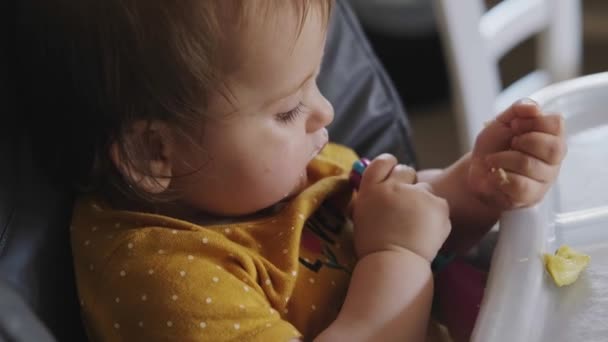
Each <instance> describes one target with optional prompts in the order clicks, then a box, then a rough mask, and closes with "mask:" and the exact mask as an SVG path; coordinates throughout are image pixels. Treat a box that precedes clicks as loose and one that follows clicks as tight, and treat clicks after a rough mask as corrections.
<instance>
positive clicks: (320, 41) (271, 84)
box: [227, 12, 326, 105]
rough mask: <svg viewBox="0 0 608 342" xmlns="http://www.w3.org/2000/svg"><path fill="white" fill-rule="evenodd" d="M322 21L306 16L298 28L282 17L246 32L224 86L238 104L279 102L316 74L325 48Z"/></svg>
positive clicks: (316, 15)
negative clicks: (228, 89) (275, 100)
mask: <svg viewBox="0 0 608 342" xmlns="http://www.w3.org/2000/svg"><path fill="white" fill-rule="evenodd" d="M322 20H323V18H322V17H321V16H320V15H319V14H315V13H314V12H309V14H308V16H307V17H306V18H305V20H304V22H303V23H302V24H301V27H298V24H297V23H296V22H294V17H291V18H289V17H288V16H284V17H277V18H276V19H274V20H273V21H270V22H267V23H264V24H258V25H257V26H256V27H251V29H250V30H247V32H246V35H245V37H243V39H242V41H241V46H240V47H235V50H234V51H235V52H236V53H238V54H239V55H238V56H233V58H234V60H233V63H234V64H233V67H232V68H231V70H230V71H229V72H228V73H227V86H228V88H230V89H231V92H232V93H233V94H234V95H235V97H237V99H238V102H239V103H242V104H243V105H244V104H245V103H252V102H257V103H259V102H267V101H269V100H273V99H278V98H280V97H282V96H285V95H288V93H289V92H290V91H294V90H295V89H294V88H296V87H297V86H299V85H300V84H301V83H302V82H303V81H304V80H305V79H306V78H308V77H309V76H310V75H311V74H313V73H315V72H316V70H317V69H318V67H319V65H320V62H321V56H322V55H323V49H324V45H325V34H326V30H325V25H324V24H323V21H322Z"/></svg>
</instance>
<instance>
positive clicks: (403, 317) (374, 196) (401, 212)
mask: <svg viewBox="0 0 608 342" xmlns="http://www.w3.org/2000/svg"><path fill="white" fill-rule="evenodd" d="M415 175H416V174H415V172H414V170H413V169H411V168H408V167H406V166H404V165H397V160H396V159H395V158H394V157H393V156H390V155H381V156H379V157H378V158H376V159H375V160H374V161H372V162H371V164H370V165H369V166H368V167H367V169H366V170H365V173H363V176H362V178H361V186H360V188H359V192H358V196H357V197H356V198H355V199H354V202H353V222H354V224H355V230H354V243H355V251H356V253H357V256H358V257H359V261H358V262H357V265H356V266H355V269H354V272H353V276H352V278H351V283H350V286H349V289H348V293H347V296H346V299H345V302H344V305H343V307H342V310H341V311H340V313H339V315H338V318H337V319H336V321H335V322H333V323H332V324H331V325H330V326H329V327H328V328H327V329H326V330H325V331H324V332H323V333H321V335H320V336H318V337H317V340H318V341H343V340H344V341H351V340H357V341H419V340H423V339H424V336H425V332H426V328H427V322H428V318H429V312H430V308H431V298H432V293H433V278H432V272H431V269H430V261H431V260H433V258H434V257H435V255H436V254H437V250H438V249H439V247H440V246H441V245H442V244H443V242H444V241H445V238H446V237H447V235H448V234H449V231H450V223H449V219H448V208H447V203H446V202H445V201H444V200H442V199H440V198H439V197H437V196H434V195H433V194H431V193H430V192H429V191H428V190H427V188H426V187H425V186H423V185H422V184H421V185H413V184H412V183H413V182H414V180H415Z"/></svg>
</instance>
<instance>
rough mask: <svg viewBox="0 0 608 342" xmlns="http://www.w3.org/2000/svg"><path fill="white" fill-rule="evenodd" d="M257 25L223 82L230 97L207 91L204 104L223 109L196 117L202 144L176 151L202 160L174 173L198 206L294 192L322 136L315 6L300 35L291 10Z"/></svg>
mask: <svg viewBox="0 0 608 342" xmlns="http://www.w3.org/2000/svg"><path fill="white" fill-rule="evenodd" d="M261 26H263V27H262V28H260V29H258V30H254V31H256V33H255V35H254V34H253V33H252V34H251V37H250V38H251V39H248V40H247V41H248V42H247V45H248V47H247V48H246V49H245V51H246V52H245V53H246V55H245V58H243V59H242V61H243V63H242V64H241V65H240V66H239V68H238V70H236V71H235V72H234V73H233V74H231V76H230V77H229V79H228V82H227V83H226V85H227V86H228V88H229V89H230V93H229V94H230V96H231V98H230V101H227V100H226V98H225V97H224V96H220V95H218V96H215V97H214V98H212V101H211V106H210V107H211V112H214V113H222V115H220V117H221V119H218V120H206V121H205V123H204V124H203V128H202V146H203V150H202V151H201V150H196V149H194V150H192V149H188V150H189V151H190V152H183V153H184V154H187V155H182V156H181V158H182V159H183V160H185V161H193V162H192V163H191V165H203V167H202V169H201V170H200V172H196V173H194V174H192V175H190V176H186V177H181V178H180V177H178V178H176V179H175V181H176V182H179V186H180V188H182V192H183V191H184V190H185V197H184V201H185V202H186V204H188V205H190V206H192V207H194V208H196V209H200V210H203V211H205V212H209V213H214V214H221V215H244V214H250V213H254V212H256V211H258V210H261V209H264V208H266V207H269V206H271V205H273V204H275V203H277V202H278V201H280V200H281V199H283V198H285V197H287V196H289V195H291V194H294V193H296V192H298V191H299V190H301V189H302V187H303V186H304V185H305V184H306V182H307V175H306V166H307V164H308V163H309V162H310V161H311V159H312V158H313V157H314V156H315V155H317V154H318V153H319V151H320V150H321V149H322V148H323V146H324V145H325V144H326V143H327V139H328V136H327V130H326V128H325V127H326V126H327V125H328V124H329V123H330V122H331V121H332V120H333V116H334V113H333V108H332V106H331V104H330V103H329V102H328V101H327V99H325V98H324V97H323V95H322V94H321V93H320V92H319V89H318V88H317V84H316V77H317V74H318V72H319V68H320V64H321V58H322V55H323V49H324V44H325V25H324V23H323V19H322V16H321V14H319V13H317V12H316V11H315V10H311V11H310V12H309V14H308V18H307V19H306V21H305V22H304V23H303V26H302V30H301V33H300V34H299V36H298V35H297V29H296V26H297V18H293V17H288V16H286V17H281V18H277V19H276V22H275V23H273V24H267V25H261ZM183 167H184V169H183V171H184V172H188V170H189V169H188V168H187V167H186V166H185V165H184V166H183ZM178 172H179V171H178Z"/></svg>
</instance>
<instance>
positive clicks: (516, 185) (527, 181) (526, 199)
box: [493, 172, 548, 208]
mask: <svg viewBox="0 0 608 342" xmlns="http://www.w3.org/2000/svg"><path fill="white" fill-rule="evenodd" d="M494 174H495V176H494V177H493V180H494V182H495V185H496V186H498V187H499V188H500V190H501V192H502V193H503V194H504V195H506V197H508V198H509V201H510V202H511V206H512V208H520V207H524V206H526V207H527V206H531V205H534V204H536V203H538V202H539V201H540V200H541V199H542V197H543V196H544V194H545V192H546V190H547V189H548V184H547V183H540V182H538V181H535V180H534V179H531V178H528V177H525V176H522V175H520V174H517V173H513V172H505V174H502V175H501V173H500V172H494Z"/></svg>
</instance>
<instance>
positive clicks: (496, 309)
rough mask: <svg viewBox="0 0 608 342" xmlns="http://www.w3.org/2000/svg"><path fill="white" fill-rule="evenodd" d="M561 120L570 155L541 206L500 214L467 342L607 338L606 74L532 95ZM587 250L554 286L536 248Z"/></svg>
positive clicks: (607, 115) (560, 85) (563, 84)
mask: <svg viewBox="0 0 608 342" xmlns="http://www.w3.org/2000/svg"><path fill="white" fill-rule="evenodd" d="M532 98H533V99H535V100H536V101H538V102H539V104H540V105H541V106H542V108H543V110H545V111H547V112H559V113H562V114H563V115H564V116H565V118H566V129H567V132H568V155H567V157H566V159H565V160H564V163H563V166H562V169H561V173H560V176H559V179H558V180H557V182H556V184H555V186H554V187H553V188H552V189H551V190H550V192H549V193H548V194H547V196H546V197H545V199H544V200H543V202H542V203H540V204H539V205H538V206H536V207H534V208H529V209H523V210H516V211H512V212H509V213H506V214H504V215H503V217H502V218H501V220H500V233H499V239H498V243H497V245H496V249H495V251H494V255H493V259H492V267H491V269H490V274H489V278H488V284H487V287H486V292H485V296H484V300H483V303H482V306H481V311H480V315H479V317H478V319H477V323H476V326H475V330H474V332H473V336H472V341H475V342H502V341H504V342H513V341H529V342H534V341H552V342H554V341H555V342H557V341H564V342H565V341H568V342H570V341H577V342H578V341H608V73H601V74H595V75H591V76H586V77H581V78H578V79H575V80H571V81H567V82H563V83H559V84H556V85H553V86H550V87H547V88H545V89H543V90H541V91H539V92H538V93H536V94H534V95H533V96H532ZM561 244H568V245H570V246H571V247H573V248H575V249H577V250H579V251H581V252H584V253H586V254H589V255H590V256H591V263H590V265H589V268H588V269H587V270H586V271H585V272H583V274H582V275H581V277H580V278H579V280H578V281H577V282H576V283H574V284H573V285H571V286H567V287H562V288H558V287H557V286H555V285H554V284H553V282H552V280H551V278H550V277H549V276H548V275H547V274H546V272H545V271H544V267H543V263H542V259H541V255H542V253H545V252H546V253H553V252H554V251H555V250H556V249H557V247H559V246H560V245H561Z"/></svg>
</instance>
